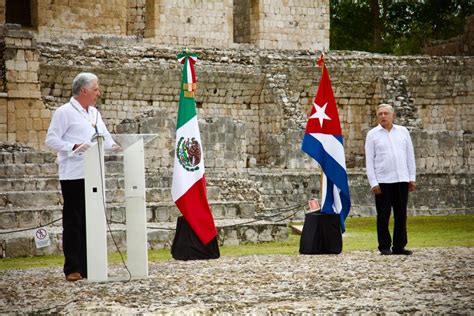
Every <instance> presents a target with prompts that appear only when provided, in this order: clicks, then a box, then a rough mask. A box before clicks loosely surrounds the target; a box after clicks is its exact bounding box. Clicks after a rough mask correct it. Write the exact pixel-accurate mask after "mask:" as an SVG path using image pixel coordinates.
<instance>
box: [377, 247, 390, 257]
mask: <svg viewBox="0 0 474 316" xmlns="http://www.w3.org/2000/svg"><path fill="white" fill-rule="evenodd" d="M379 250H380V254H381V255H384V256H388V255H391V254H392V251H391V250H390V249H379Z"/></svg>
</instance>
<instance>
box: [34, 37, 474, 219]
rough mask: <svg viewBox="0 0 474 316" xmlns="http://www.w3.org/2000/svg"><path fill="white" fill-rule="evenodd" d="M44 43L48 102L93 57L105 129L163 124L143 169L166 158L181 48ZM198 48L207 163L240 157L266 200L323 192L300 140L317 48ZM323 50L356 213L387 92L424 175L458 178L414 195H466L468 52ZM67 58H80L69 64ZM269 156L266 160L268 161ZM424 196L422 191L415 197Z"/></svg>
mask: <svg viewBox="0 0 474 316" xmlns="http://www.w3.org/2000/svg"><path fill="white" fill-rule="evenodd" d="M41 51H42V55H43V56H45V57H46V56H47V58H45V57H43V58H42V60H44V62H43V63H41V67H40V68H41V69H40V73H41V74H40V81H41V91H42V96H43V99H44V102H45V107H46V108H47V109H54V108H55V107H56V106H57V105H58V104H62V103H64V102H66V101H67V99H68V98H69V95H70V81H71V80H72V78H73V76H74V75H75V74H76V73H77V71H79V70H80V69H82V68H83V67H82V66H76V65H93V66H92V67H91V66H86V69H91V70H93V71H95V72H97V73H98V74H99V76H100V77H101V85H102V87H103V97H102V101H101V103H102V104H101V105H100V109H101V111H102V112H103V115H104V117H105V119H106V121H107V122H108V124H109V127H110V128H111V130H113V131H115V132H142V133H143V132H158V133H159V138H158V140H157V141H156V144H155V147H156V148H155V149H151V150H150V151H149V152H150V154H149V159H150V162H151V163H150V164H149V170H153V169H155V168H156V169H158V170H163V169H164V170H169V168H170V167H171V165H172V161H173V160H172V146H173V145H172V144H173V142H174V139H173V135H172V134H173V131H174V120H175V114H176V104H177V101H178V89H179V81H180V67H179V64H178V63H177V62H176V61H175V54H176V52H177V51H176V50H171V49H161V50H159V49H156V48H151V47H146V46H137V47H135V48H128V49H125V48H124V47H117V48H113V47H87V48H84V49H81V48H79V47H76V46H69V47H68V46H62V47H54V46H48V47H43V48H42V50H41ZM196 52H197V53H198V55H199V57H200V61H199V63H198V64H197V66H196V69H197V72H198V82H199V83H198V93H197V98H196V101H197V104H198V107H199V117H200V119H201V126H202V127H201V129H202V132H203V135H204V136H203V139H204V140H205V144H206V147H205V150H206V164H207V170H208V173H210V174H212V173H213V171H214V170H216V171H217V172H219V170H221V169H235V170H236V171H237V174H240V177H242V178H249V177H250V178H252V179H254V180H255V181H257V182H259V183H261V184H262V186H263V188H265V189H263V192H261V193H262V195H263V200H264V201H265V202H264V204H265V205H266V206H277V205H280V206H281V205H285V204H287V203H290V202H292V203H295V202H298V201H302V200H305V199H306V198H308V197H309V196H310V195H312V194H316V193H318V185H319V184H318V182H319V180H310V179H307V180H303V179H306V178H307V177H308V172H314V173H315V174H317V173H318V172H317V170H316V169H315V165H314V163H313V162H312V161H311V160H310V159H308V158H307V157H305V156H304V155H303V154H302V153H301V151H300V141H301V137H302V132H303V129H304V126H305V123H306V113H307V112H308V110H309V107H310V104H311V102H312V98H313V96H314V93H315V90H316V86H317V82H318V79H319V76H320V71H319V70H318V69H317V68H316V67H315V66H314V60H315V58H316V56H315V55H314V54H309V53H306V52H295V53H290V52H278V51H265V50H249V49H247V50H217V49H197V50H196ZM326 59H327V64H328V69H329V71H330V75H331V79H332V83H333V87H334V91H335V96H336V99H337V102H338V105H339V109H340V118H341V123H342V128H343V131H344V135H345V148H346V159H347V164H348V167H349V168H350V172H351V175H353V176H351V181H353V183H354V184H355V185H353V186H352V190H353V191H354V192H353V196H354V204H355V213H358V212H362V213H364V212H367V210H366V208H367V207H369V206H370V205H371V204H372V200H371V196H370V195H369V194H365V192H368V190H367V189H368V188H367V184H366V180H365V175H364V173H363V172H360V171H357V170H360V168H362V167H363V166H364V154H363V144H364V139H365V134H366V132H367V131H368V130H369V129H370V128H371V126H373V125H374V124H375V123H374V118H375V115H374V111H375V108H376V106H377V104H378V103H379V102H382V101H384V102H391V103H393V104H394V105H395V107H397V108H398V109H399V113H400V114H401V115H402V116H401V117H400V118H399V120H400V121H401V122H402V123H403V124H404V125H406V126H408V127H409V128H410V129H411V130H412V134H413V140H414V143H415V147H416V155H417V164H418V171H419V174H420V181H422V182H423V181H428V183H429V182H430V181H433V183H434V182H436V181H438V180H436V179H437V178H439V177H440V178H446V177H449V178H450V179H457V180H455V181H454V180H453V181H451V180H450V181H448V182H449V183H451V184H450V186H449V187H437V188H434V187H432V188H430V186H429V185H428V186H426V187H423V186H420V191H419V192H418V193H417V194H416V198H415V200H414V201H413V202H412V203H413V206H415V205H417V206H416V207H415V208H418V209H423V210H432V209H433V208H436V209H437V208H443V209H445V210H446V211H448V209H449V208H450V206H449V205H451V207H453V208H455V209H464V210H468V209H469V208H470V207H472V200H469V196H470V195H469V193H468V191H469V190H467V189H468V188H469V185H470V180H469V177H467V178H465V177H466V176H467V175H468V174H472V169H473V162H472V158H471V156H472V150H473V149H472V127H473V107H472V104H473V102H474V99H473V98H474V96H473V91H472V69H473V60H472V58H469V57H465V58H452V57H444V58H441V57H421V56H419V57H404V58H397V57H389V56H382V55H370V54H363V53H359V54H356V53H354V54H344V53H339V54H338V53H331V54H328V55H327V57H326ZM72 60H74V63H75V64H76V65H71V61H72ZM163 148H167V149H168V150H166V151H163ZM253 162H254V164H253ZM262 168H263V169H262ZM265 168H271V169H268V171H267V172H265V171H264V170H266V169H265ZM252 170H256V171H257V170H261V171H257V172H256V173H255V172H254V171H252ZM285 174H293V175H295V176H296V175H299V177H300V178H298V176H296V177H293V179H292V180H291V181H287V184H286V186H285V188H284V189H283V190H280V189H276V188H275V186H276V185H277V183H278V182H279V180H277V179H280V178H281V177H282V176H283V177H285V176H284V175H285ZM263 175H265V176H264V178H265V180H262V178H261V177H262V176H263ZM424 177H428V178H427V179H426V180H423V179H424ZM309 178H311V177H309ZM461 179H464V180H461ZM263 181H268V183H267V184H263ZM439 181H441V180H439ZM466 181H467V182H466ZM303 183H306V187H305V185H304V184H303ZM310 183H312V184H310ZM455 183H456V184H455ZM308 186H309V187H310V188H308ZM311 186H313V188H312V189H311ZM450 188H451V189H450ZM433 190H439V191H443V192H442V193H440V194H441V195H439V194H438V195H437V196H438V197H440V196H443V194H446V196H445V197H446V199H444V200H447V197H448V196H452V194H453V192H458V191H459V193H456V194H455V195H456V196H459V199H458V200H457V201H453V203H454V204H447V205H445V206H443V205H444V202H441V201H440V200H441V198H439V199H434V198H433V196H432V198H431V199H429V198H423V195H424V194H425V193H426V194H427V195H431V194H432V192H433ZM450 190H451V191H450ZM260 191H262V190H260ZM359 191H360V192H361V193H359ZM444 192H446V193H444ZM295 194H296V195H295ZM420 200H423V203H421V204H418V201H420Z"/></svg>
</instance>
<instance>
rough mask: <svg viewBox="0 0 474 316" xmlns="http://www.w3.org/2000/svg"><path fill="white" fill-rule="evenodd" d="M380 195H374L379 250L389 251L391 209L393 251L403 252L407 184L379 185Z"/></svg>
mask: <svg viewBox="0 0 474 316" xmlns="http://www.w3.org/2000/svg"><path fill="white" fill-rule="evenodd" d="M379 186H380V189H381V190H382V193H381V194H376V195H375V207H376V209H377V238H378V243H379V250H382V249H387V250H388V249H390V247H391V246H392V239H391V237H390V231H389V227H388V224H389V221H390V213H391V210H392V208H393V218H394V225H393V246H392V250H393V251H400V250H403V249H404V248H405V246H406V244H407V242H408V239H407V203H408V182H397V183H380V184H379Z"/></svg>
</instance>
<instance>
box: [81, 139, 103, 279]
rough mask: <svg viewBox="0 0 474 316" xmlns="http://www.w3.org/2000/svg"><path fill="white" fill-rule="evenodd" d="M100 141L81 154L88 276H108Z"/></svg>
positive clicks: (99, 277)
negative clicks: (83, 176) (82, 157)
mask: <svg viewBox="0 0 474 316" xmlns="http://www.w3.org/2000/svg"><path fill="white" fill-rule="evenodd" d="M104 170H105V169H104V148H103V144H102V141H99V142H98V143H93V144H92V146H91V147H90V148H89V149H88V150H87V151H86V153H85V154H84V171H85V179H84V188H85V198H86V240H87V279H88V280H89V281H106V280H107V231H106V226H107V225H106V218H105V191H104V189H105V172H104Z"/></svg>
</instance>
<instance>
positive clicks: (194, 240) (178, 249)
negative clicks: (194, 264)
mask: <svg viewBox="0 0 474 316" xmlns="http://www.w3.org/2000/svg"><path fill="white" fill-rule="evenodd" d="M171 255H172V256H173V258H174V259H176V260H206V259H217V258H219V257H220V252H219V244H218V243H217V236H216V238H214V239H213V240H211V241H210V242H209V244H207V245H204V244H203V243H202V242H201V240H199V238H198V237H197V236H196V234H195V233H194V231H193V230H192V228H191V226H189V224H188V222H187V221H186V219H185V218H184V217H183V216H180V217H178V221H177V223H176V235H175V236H174V240H173V245H172V246H171Z"/></svg>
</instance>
